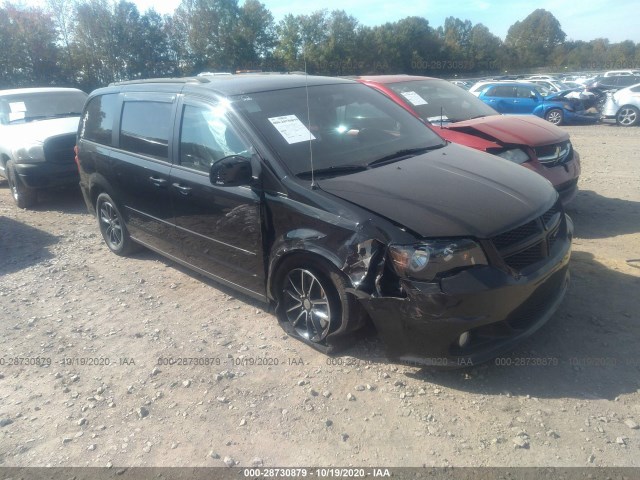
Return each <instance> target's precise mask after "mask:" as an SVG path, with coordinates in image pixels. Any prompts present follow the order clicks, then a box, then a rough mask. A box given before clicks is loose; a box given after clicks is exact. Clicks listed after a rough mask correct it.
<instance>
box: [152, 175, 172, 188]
mask: <svg viewBox="0 0 640 480" xmlns="http://www.w3.org/2000/svg"><path fill="white" fill-rule="evenodd" d="M149 180H150V181H151V183H153V184H154V185H155V186H156V187H160V188H163V187H166V186H167V183H168V182H167V181H166V180H165V179H164V178H156V177H149Z"/></svg>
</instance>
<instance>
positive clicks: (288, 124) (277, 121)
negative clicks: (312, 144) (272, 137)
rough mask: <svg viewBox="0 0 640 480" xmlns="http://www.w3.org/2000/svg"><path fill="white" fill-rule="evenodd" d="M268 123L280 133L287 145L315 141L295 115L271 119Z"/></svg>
mask: <svg viewBox="0 0 640 480" xmlns="http://www.w3.org/2000/svg"><path fill="white" fill-rule="evenodd" d="M269 121H270V122H271V123H272V124H273V126H274V127H276V130H278V132H280V135H282V137H283V138H284V139H285V140H286V141H287V143H288V144H289V145H291V144H293V143H300V142H308V141H309V140H315V139H316V137H314V136H313V134H312V133H311V132H310V131H309V129H308V128H307V127H305V126H304V123H302V122H301V121H300V119H299V118H298V117H296V116H295V115H285V116H283V117H272V118H270V119H269Z"/></svg>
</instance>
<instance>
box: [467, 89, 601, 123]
mask: <svg viewBox="0 0 640 480" xmlns="http://www.w3.org/2000/svg"><path fill="white" fill-rule="evenodd" d="M574 91H575V90H567V91H564V92H559V93H551V92H549V91H546V90H545V89H543V88H542V87H540V86H539V85H534V84H533V83H519V82H518V83H516V82H510V83H494V84H489V85H487V86H486V87H485V88H484V89H483V90H482V92H480V95H479V96H478V98H479V99H480V100H482V101H483V102H484V103H486V104H487V105H489V106H491V107H493V108H494V109H495V110H497V111H498V112H500V113H505V114H512V115H514V114H515V115H524V114H533V115H537V116H538V117H540V118H544V119H545V120H547V121H548V122H551V123H553V124H554V125H563V124H568V123H595V122H597V121H598V120H599V115H598V114H597V112H594V113H587V112H586V111H585V108H584V104H583V102H582V101H581V100H580V99H579V98H571V95H570V96H569V98H567V95H569V94H570V93H571V92H574ZM543 93H546V95H544V96H543Z"/></svg>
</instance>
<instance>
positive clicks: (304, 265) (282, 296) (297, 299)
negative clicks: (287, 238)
mask: <svg viewBox="0 0 640 480" xmlns="http://www.w3.org/2000/svg"><path fill="white" fill-rule="evenodd" d="M274 285H275V293H276V299H277V302H278V306H277V309H276V313H277V316H278V320H279V321H280V323H281V324H282V326H283V328H284V329H285V330H286V331H287V333H289V334H290V335H292V336H294V337H297V338H299V339H301V340H303V341H304V342H306V343H309V344H311V345H313V346H315V347H317V348H319V349H321V350H323V349H327V352H326V353H331V351H333V350H332V347H331V346H330V345H329V346H328V337H330V336H331V334H332V333H334V332H338V331H341V332H346V331H347V330H349V328H348V323H349V319H350V318H351V317H354V318H355V317H356V315H355V313H356V305H355V302H356V300H355V299H354V298H353V296H352V295H349V294H347V293H346V288H347V281H346V279H345V278H344V276H343V275H342V274H341V273H340V272H338V271H337V270H336V269H335V268H334V267H333V266H331V265H329V264H328V262H325V261H323V260H319V259H316V258H313V257H307V256H300V255H296V256H293V257H290V258H288V259H285V260H284V262H283V264H282V265H281V266H280V268H279V269H278V273H277V274H276V277H275V279H274Z"/></svg>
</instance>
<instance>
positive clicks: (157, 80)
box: [109, 76, 210, 87]
mask: <svg viewBox="0 0 640 480" xmlns="http://www.w3.org/2000/svg"><path fill="white" fill-rule="evenodd" d="M209 82H210V80H209V79H208V78H207V77H204V76H203V77H181V78H145V79H140V80H125V81H122V82H112V83H110V84H109V86H110V87H113V86H117V85H135V84H144V83H209Z"/></svg>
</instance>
